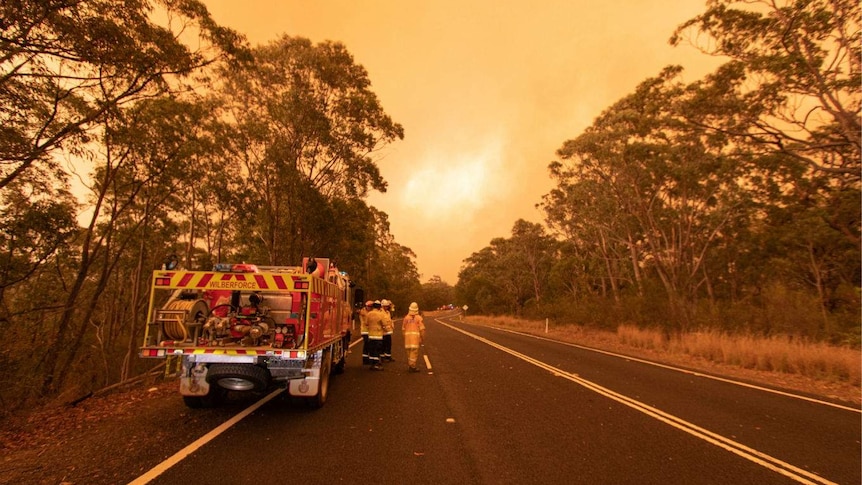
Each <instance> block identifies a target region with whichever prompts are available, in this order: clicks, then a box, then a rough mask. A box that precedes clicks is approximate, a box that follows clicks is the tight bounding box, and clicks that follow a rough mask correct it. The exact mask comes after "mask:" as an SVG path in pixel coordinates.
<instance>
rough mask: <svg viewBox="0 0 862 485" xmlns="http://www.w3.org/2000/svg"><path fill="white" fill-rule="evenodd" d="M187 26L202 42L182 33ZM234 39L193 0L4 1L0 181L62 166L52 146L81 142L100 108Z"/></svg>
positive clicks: (66, 147)
mask: <svg viewBox="0 0 862 485" xmlns="http://www.w3.org/2000/svg"><path fill="white" fill-rule="evenodd" d="M156 17H159V18H161V17H163V18H168V19H170V22H169V24H168V25H160V24H158V23H156V22H154V20H153V19H154V18H156ZM192 32H195V33H196V34H198V35H199V36H200V40H201V42H200V43H199V44H198V45H199V46H202V47H203V48H201V49H200V50H191V49H190V48H189V47H188V45H187V44H185V43H183V42H182V41H181V36H185V37H186V38H189V36H190V34H191V33H192ZM191 35H194V34H191ZM238 40H239V36H238V35H237V34H236V33H234V32H233V31H231V30H229V29H225V28H223V27H220V26H218V25H217V24H216V23H215V22H214V21H213V20H212V18H211V17H210V16H209V13H208V12H207V10H206V8H205V7H204V5H203V4H202V3H201V2H199V1H197V0H153V1H146V0H143V1H124V0H49V1H45V0H16V1H10V2H3V3H2V4H0V126H2V127H3V128H2V129H0V141H2V142H0V189H3V188H5V187H6V186H8V185H9V184H10V183H11V182H12V181H13V180H15V179H16V178H18V177H19V176H21V175H22V174H23V173H25V172H27V171H32V170H37V169H38V170H40V171H56V170H61V167H59V166H58V165H57V160H56V154H57V153H68V152H70V151H72V150H73V149H74V147H75V146H76V145H77V144H80V143H82V142H85V141H86V140H87V139H88V134H87V132H88V129H89V128H90V127H91V125H92V124H93V123H95V122H97V121H98V120H99V118H100V117H102V116H103V115H104V114H105V113H107V112H109V111H111V110H114V109H116V108H117V107H118V106H121V105H123V104H125V103H129V102H132V101H134V100H135V99H139V98H141V97H143V96H147V95H149V94H151V93H152V92H153V91H154V90H161V89H164V88H165V87H166V81H167V79H166V76H172V77H173V76H176V75H182V74H188V73H190V72H192V71H194V70H195V69H197V68H199V67H200V66H201V65H205V64H207V63H209V62H211V61H212V60H213V58H214V57H216V56H217V55H219V53H220V52H236V51H237V45H238V44H237V42H238ZM218 49H221V51H220V50H218Z"/></svg>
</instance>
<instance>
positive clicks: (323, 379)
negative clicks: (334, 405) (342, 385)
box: [306, 349, 332, 409]
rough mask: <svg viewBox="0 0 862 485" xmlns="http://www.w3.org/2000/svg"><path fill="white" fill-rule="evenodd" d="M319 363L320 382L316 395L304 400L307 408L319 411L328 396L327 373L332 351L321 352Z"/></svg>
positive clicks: (329, 367)
mask: <svg viewBox="0 0 862 485" xmlns="http://www.w3.org/2000/svg"><path fill="white" fill-rule="evenodd" d="M321 360H322V361H321V363H320V381H319V382H318V386H317V395H315V396H312V397H309V398H306V399H308V400H307V401H306V404H308V407H310V408H314V409H320V408H322V407H323V405H324V404H325V403H326V396H327V395H329V373H330V370H331V369H332V349H327V350H324V351H323V357H322V359H321Z"/></svg>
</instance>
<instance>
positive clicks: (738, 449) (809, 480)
mask: <svg viewBox="0 0 862 485" xmlns="http://www.w3.org/2000/svg"><path fill="white" fill-rule="evenodd" d="M437 322H438V323H440V324H441V325H445V326H446V327H449V328H451V329H452V330H455V331H456V332H460V333H462V334H464V335H466V336H468V337H471V338H474V339H476V340H478V341H480V342H482V343H485V344H488V345H490V346H491V347H494V348H496V349H499V350H502V351H503V352H506V353H507V354H510V355H513V356H515V357H517V358H519V359H521V360H523V361H525V362H529V363H531V364H533V365H535V366H536V367H540V368H542V369H545V370H547V371H548V372H550V373H552V374H554V375H555V376H557V377H562V378H564V379H568V380H570V381H572V382H574V383H576V384H579V385H581V386H583V387H585V388H587V389H589V390H591V391H594V392H596V393H598V394H601V395H603V396H605V397H607V398H610V399H613V400H614V401H617V402H619V403H621V404H624V405H626V406H628V407H630V408H632V409H635V410H637V411H640V412H642V413H644V414H646V415H647V416H650V417H652V418H655V419H657V420H659V421H661V422H663V423H666V424H668V425H670V426H673V427H674V428H677V429H679V430H681V431H684V432H686V433H688V434H690V435H692V436H695V437H697V438H700V439H702V440H704V441H706V442H708V443H711V444H713V445H715V446H718V447H719V448H723V449H725V450H727V451H729V452H731V453H734V454H736V455H739V456H741V457H742V458H745V459H746V460H749V461H751V462H753V463H756V464H758V465H760V466H763V467H765V468H768V469H770V470H772V471H774V472H776V473H780V474H782V475H784V476H786V477H789V478H791V479H793V480H795V481H797V482H799V483H805V484H812V485H814V484H823V485H826V484H828V485H837V484H835V482H832V481H829V480H827V479H825V478H823V477H821V476H818V475H816V474H814V473H811V472H809V471H806V470H803V469H801V468H799V467H796V466H793V465H791V464H790V463H787V462H784V461H781V460H779V459H778V458H775V457H773V456H770V455H767V454H766V453H762V452H760V451H757V450H755V449H752V448H749V447H748V446H745V445H743V444H742V443H739V442H736V441H734V440H732V439H730V438H727V437H724V436H721V435H719V434H717V433H713V432H712V431H709V430H707V429H704V428H701V427H700V426H698V425H696V424H694V423H690V422H688V421H686V420H684V419H682V418H679V417H677V416H674V415H672V414H669V413H666V412H664V411H662V410H660V409H657V408H654V407H652V406H650V405H648V404H644V403H642V402H640V401H637V400H635V399H632V398H630V397H628V396H625V395H623V394H620V393H618V392H615V391H612V390H610V389H608V388H606V387H603V386H600V385H598V384H596V383H594V382H591V381H588V380H586V379H583V378H581V377H579V376H578V375H577V374H572V373H570V372H566V371H564V370H562V369H559V368H557V367H554V366H552V365H548V364H546V363H544V362H542V361H539V360H536V359H534V358H532V357H530V356H529V355H525V354H522V353H520V352H517V351H515V350H512V349H510V348H508V347H504V346H502V345H500V344H498V343H496V342H493V341H491V340H488V339H486V338H484V337H480V336H479V335H476V334H474V333H470V332H468V331H466V330H463V329H461V328H458V327H455V326H453V325H449V324H447V323H445V322H441V321H440V320H437Z"/></svg>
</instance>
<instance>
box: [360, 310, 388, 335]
mask: <svg viewBox="0 0 862 485" xmlns="http://www.w3.org/2000/svg"><path fill="white" fill-rule="evenodd" d="M385 319H386V315H385V314H384V313H383V310H377V309H374V310H371V311H370V312H368V315H366V316H365V324H366V325H367V326H368V338H370V339H377V340H382V339H383V333H384V331H383V325H384V321H385Z"/></svg>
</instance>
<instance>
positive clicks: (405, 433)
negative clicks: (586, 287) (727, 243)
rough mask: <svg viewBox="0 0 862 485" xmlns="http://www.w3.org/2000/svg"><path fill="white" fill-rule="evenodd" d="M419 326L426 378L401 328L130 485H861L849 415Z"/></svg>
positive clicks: (571, 349)
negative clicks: (317, 397)
mask: <svg viewBox="0 0 862 485" xmlns="http://www.w3.org/2000/svg"><path fill="white" fill-rule="evenodd" d="M426 325H427V327H428V330H427V339H426V345H425V346H424V348H423V349H422V354H423V357H420V361H421V365H420V367H421V368H422V372H420V373H408V372H407V365H406V362H405V357H404V350H403V347H402V346H401V345H402V339H401V335H400V333H399V332H396V335H395V343H394V345H393V350H394V351H393V356H394V358H395V359H396V361H395V362H392V363H388V364H386V365H385V370H384V371H383V372H374V371H371V370H369V369H368V368H367V367H363V366H362V364H361V356H360V354H361V352H360V347H359V346H354V347H352V352H351V354H350V355H349V356H348V362H347V366H346V371H345V373H344V374H341V375H338V376H335V377H334V378H333V379H332V380H331V381H330V394H329V398H328V401H327V403H326V405H325V406H324V407H323V408H322V409H319V410H310V409H306V408H303V407H300V406H295V405H292V404H291V403H290V402H287V401H286V400H285V399H283V394H282V395H270V396H269V400H268V401H266V402H265V403H263V404H262V405H259V407H256V408H253V409H252V410H250V412H248V413H247V416H240V417H238V418H237V419H235V420H234V421H235V424H233V423H227V424H226V425H224V426H223V427H222V428H221V429H219V430H218V431H217V432H215V433H213V435H215V436H214V437H212V438H206V439H201V440H199V442H197V443H195V444H193V445H192V446H191V447H190V448H188V449H187V450H185V452H183V453H182V454H181V455H182V456H180V457H177V458H176V463H175V464H171V465H170V466H168V464H165V465H161V467H156V468H155V469H154V470H153V471H151V472H150V473H149V474H146V475H143V476H142V477H140V480H139V483H140V482H147V481H149V483H156V484H178V483H181V484H187V485H191V484H198V483H200V484H214V483H219V484H222V483H230V484H245V483H248V484H260V483H328V484H331V483H351V484H353V483H357V484H361V483H368V484H375V485H378V484H386V485H400V484H579V483H584V484H601V483H608V484H625V483H632V484H671V483H674V484H676V483H680V484H681V483H685V484H731V483H732V484H758V485H761V484H793V483H843V484H858V483H862V476H860V454H862V449H860V433H862V431H860V412H859V410H857V409H853V408H850V407H845V406H842V405H840V404H837V405H836V404H834V403H828V402H821V401H818V400H817V399H812V398H809V397H805V396H796V395H793V394H789V393H783V392H773V391H771V390H768V389H763V388H758V387H756V386H747V385H740V383H735V382H733V381H729V380H723V379H715V378H711V377H710V376H705V375H702V374H697V373H691V372H686V371H683V370H679V369H674V368H670V367H666V366H659V365H654V364H652V363H648V362H643V361H640V360H637V359H632V358H626V357H624V356H618V355H613V354H609V353H604V352H598V351H595V350H591V349H586V348H582V347H578V346H573V345H570V344H564V343H559V342H553V341H550V340H547V339H542V338H536V337H532V336H527V335H522V334H518V333H514V332H510V331H504V330H500V329H492V328H487V327H481V326H474V325H470V324H469V322H460V321H459V320H458V319H457V317H456V318H454V319H439V320H438V319H432V318H426ZM399 326H400V325H399ZM399 330H400V329H399ZM429 367H430V368H429ZM177 399H179V397H178V398H177ZM240 418H241V419H240ZM218 424H220V423H213V427H214V428H215V427H216V426H217V425H218ZM231 424H232V425H231ZM180 458H181V459H180Z"/></svg>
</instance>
